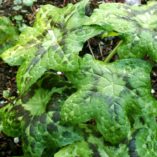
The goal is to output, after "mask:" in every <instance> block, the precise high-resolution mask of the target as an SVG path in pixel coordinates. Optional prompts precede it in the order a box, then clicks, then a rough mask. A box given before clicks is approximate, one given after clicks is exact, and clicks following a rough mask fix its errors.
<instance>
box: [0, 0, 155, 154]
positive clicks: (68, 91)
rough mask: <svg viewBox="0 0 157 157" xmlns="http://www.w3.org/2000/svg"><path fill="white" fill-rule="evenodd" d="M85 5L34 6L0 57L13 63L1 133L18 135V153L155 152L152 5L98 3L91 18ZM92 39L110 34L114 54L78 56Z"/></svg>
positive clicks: (153, 27)
mask: <svg viewBox="0 0 157 157" xmlns="http://www.w3.org/2000/svg"><path fill="white" fill-rule="evenodd" d="M86 7H88V0H83V1H81V2H79V3H77V4H75V5H72V4H69V5H68V6H67V7H65V8H57V7H54V6H52V5H45V6H43V7H41V8H40V10H39V12H38V13H37V16H36V20H35V23H34V26H33V27H27V28H26V29H25V30H24V31H23V32H22V33H21V34H20V36H19V40H18V42H17V43H16V45H15V46H13V47H11V48H9V49H7V50H6V51H4V52H3V53H2V54H1V58H2V59H3V60H4V61H5V62H7V63H8V64H10V65H18V66H19V69H18V73H17V78H16V79H17V87H18V92H19V97H18V98H16V99H15V100H14V102H13V103H10V104H8V105H6V106H5V107H3V108H1V109H0V119H1V126H2V129H1V130H2V131H3V132H4V133H5V134H7V135H9V136H13V137H17V136H18V137H21V138H22V143H23V151H24V156H26V157H27V156H29V157H41V156H46V157H49V156H50V157H51V156H54V157H62V156H65V157H66V156H67V157H76V156H81V157H92V156H101V157H129V156H131V157H132V156H139V157H151V156H152V157H156V156H157V152H156V150H157V129H156V128H157V127H156V116H157V101H156V100H155V98H153V96H152V95H151V80H150V72H151V68H152V66H153V65H154V63H155V62H156V60H157V56H156V50H157V47H156V45H157V44H156V43H157V41H156V40H157V38H156V37H157V34H156V26H157V21H156V19H157V18H156V12H157V11H156V10H157V3H150V4H148V5H144V6H140V7H139V6H135V7H130V6H128V5H125V4H115V3H113V4H106V3H102V4H101V5H100V6H99V8H98V9H95V10H94V12H93V13H92V15H91V16H87V15H86V14H85V10H86ZM94 36H100V37H101V38H105V37H110V36H118V37H119V38H120V39H121V42H120V44H119V45H118V47H116V48H117V54H118V56H119V59H118V60H116V61H114V62H112V63H109V61H110V60H109V58H110V57H109V58H108V57H107V59H106V60H105V61H104V62H103V61H98V60H96V59H94V58H93V57H92V56H91V55H89V54H88V55H85V56H83V57H80V56H79V52H80V51H81V50H82V47H83V44H84V43H85V42H86V41H87V40H88V39H90V38H92V37H94ZM112 53H113V52H111V54H110V56H112ZM114 53H115V51H114ZM145 56H149V58H150V60H149V59H148V60H144V58H145ZM57 71H60V72H61V75H58V73H57Z"/></svg>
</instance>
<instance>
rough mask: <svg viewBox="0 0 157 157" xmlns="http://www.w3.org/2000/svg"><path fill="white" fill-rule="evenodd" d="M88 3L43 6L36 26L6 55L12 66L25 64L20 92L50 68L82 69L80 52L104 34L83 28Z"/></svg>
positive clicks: (18, 75)
mask: <svg viewBox="0 0 157 157" xmlns="http://www.w3.org/2000/svg"><path fill="white" fill-rule="evenodd" d="M87 3H88V1H87V0H84V1H81V2H80V3H78V4H76V5H72V4H69V5H68V6H67V7H66V8H63V9H60V8H57V7H54V6H51V5H45V6H43V7H42V8H41V9H40V11H39V12H38V14H37V18H36V21H35V24H34V27H33V28H27V29H26V30H25V31H24V32H23V33H22V34H21V35H20V38H19V43H18V44H17V45H16V46H15V47H13V48H11V49H9V50H8V51H7V52H5V53H4V55H2V58H3V59H4V60H5V61H6V62H7V63H9V64H10V65H20V64H22V65H21V67H20V69H19V71H18V74H17V85H18V89H19V91H20V93H22V92H25V91H27V90H28V88H29V87H30V86H31V85H32V84H33V83H35V82H36V81H37V79H38V78H40V77H41V76H42V75H43V74H44V72H45V71H46V70H48V69H53V70H58V71H75V70H77V69H78V66H79V62H78V60H79V58H78V53H79V51H80V50H81V49H82V47H83V43H84V42H85V41H86V40H87V39H89V38H91V37H92V36H95V35H96V34H99V33H100V32H101V31H100V29H99V28H98V27H96V28H92V27H91V28H90V27H88V26H85V27H82V26H83V24H84V21H85V20H86V19H87V18H88V17H87V16H85V6H86V4H87ZM78 21H79V22H78ZM76 23H77V25H76ZM24 60H25V62H24Z"/></svg>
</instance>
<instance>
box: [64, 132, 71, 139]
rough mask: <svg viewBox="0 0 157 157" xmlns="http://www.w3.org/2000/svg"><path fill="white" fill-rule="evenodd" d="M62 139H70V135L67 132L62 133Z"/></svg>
mask: <svg viewBox="0 0 157 157" xmlns="http://www.w3.org/2000/svg"><path fill="white" fill-rule="evenodd" d="M62 136H63V137H66V138H69V137H71V133H70V132H68V131H64V132H63V134H62Z"/></svg>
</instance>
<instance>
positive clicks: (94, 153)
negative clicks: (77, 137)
mask: <svg viewBox="0 0 157 157" xmlns="http://www.w3.org/2000/svg"><path fill="white" fill-rule="evenodd" d="M88 145H89V148H90V149H91V150H92V157H101V156H100V154H99V152H98V148H97V145H95V144H92V143H88Z"/></svg>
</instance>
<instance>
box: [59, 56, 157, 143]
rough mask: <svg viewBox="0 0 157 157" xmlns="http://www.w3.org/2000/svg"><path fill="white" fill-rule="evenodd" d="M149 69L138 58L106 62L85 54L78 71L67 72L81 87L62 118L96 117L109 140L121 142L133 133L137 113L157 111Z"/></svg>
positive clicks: (76, 120) (75, 120) (72, 120)
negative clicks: (73, 72) (132, 127)
mask: <svg viewBox="0 0 157 157" xmlns="http://www.w3.org/2000/svg"><path fill="white" fill-rule="evenodd" d="M150 71H151V66H150V65H149V64H148V63H147V62H145V61H142V60H138V59H127V60H120V61H117V62H114V63H112V64H106V65H105V64H103V63H101V62H98V61H95V60H93V59H92V57H91V56H86V57H85V58H84V61H83V62H82V64H81V65H80V70H79V71H78V72H77V73H76V74H70V73H68V74H67V76H68V78H69V80H71V82H73V83H74V84H75V86H76V87H77V89H78V90H77V92H76V93H74V94H72V95H71V96H70V97H69V98H68V99H67V100H66V101H65V103H64V105H63V108H62V112H61V113H62V118H63V119H64V121H65V122H67V123H71V124H78V123H85V122H87V121H89V120H91V119H94V120H95V121H96V125H97V129H98V130H99V132H100V133H101V134H102V135H103V136H104V139H105V140H106V141H108V142H110V143H113V144H115V143H119V142H120V141H122V140H124V139H125V138H127V137H129V136H130V134H131V125H133V124H132V121H133V119H135V118H136V116H137V117H138V116H139V115H141V114H142V115H141V116H144V115H143V113H145V116H146V115H147V114H150V113H151V114H153V112H156V111H157V108H156V101H155V99H153V97H152V96H151V93H150V91H151V83H150ZM76 76H77V77H76ZM148 102H149V103H148ZM148 109H149V111H148ZM154 109H155V110H154ZM117 132H118V134H117Z"/></svg>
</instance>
